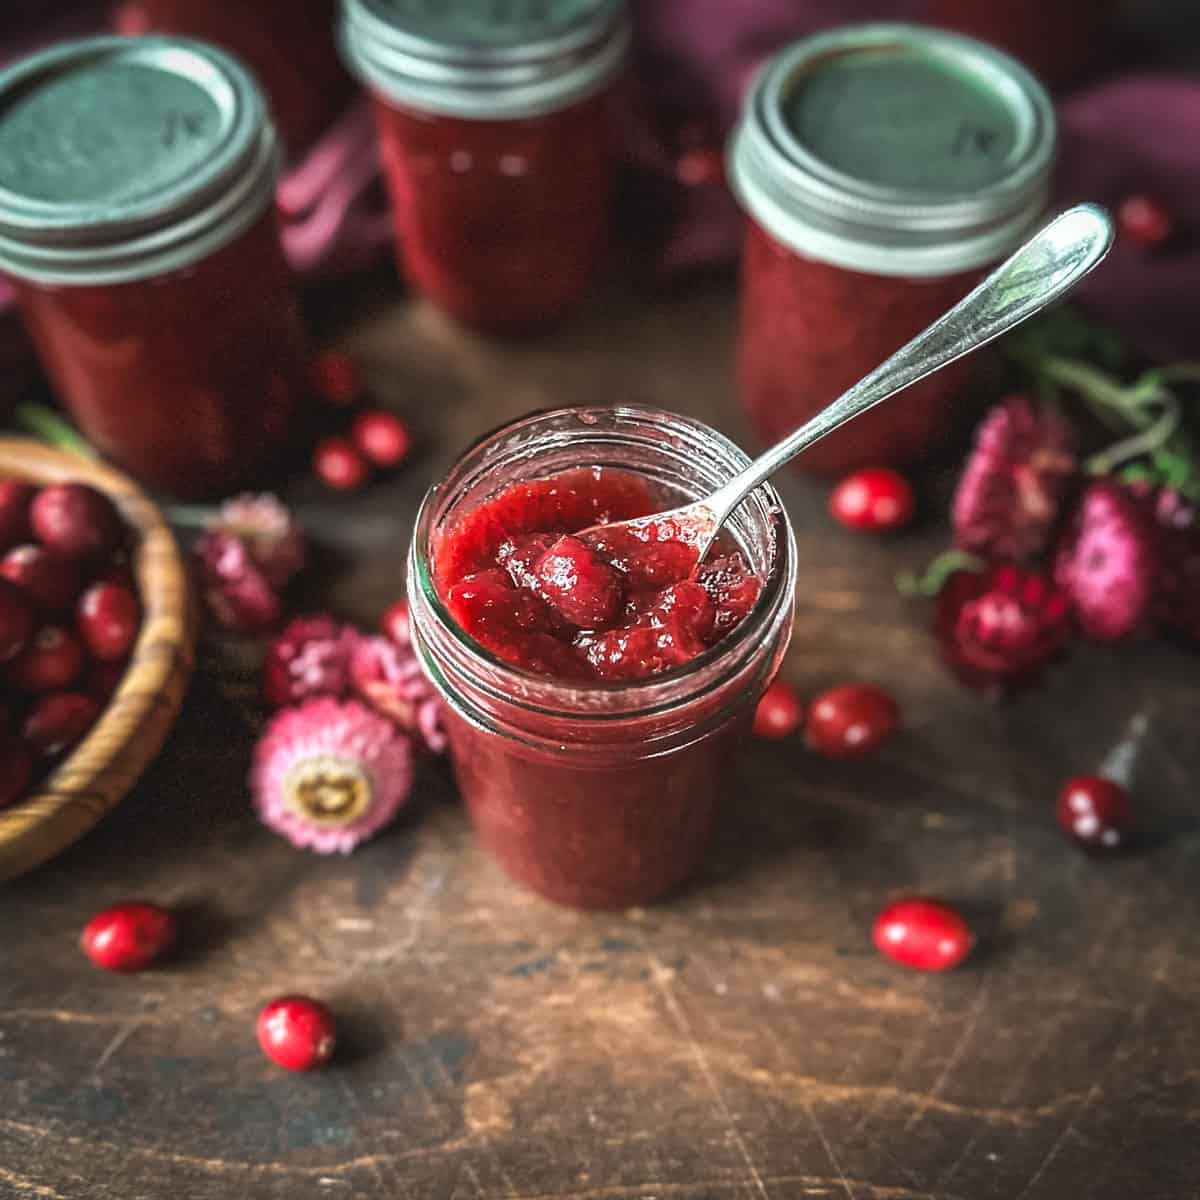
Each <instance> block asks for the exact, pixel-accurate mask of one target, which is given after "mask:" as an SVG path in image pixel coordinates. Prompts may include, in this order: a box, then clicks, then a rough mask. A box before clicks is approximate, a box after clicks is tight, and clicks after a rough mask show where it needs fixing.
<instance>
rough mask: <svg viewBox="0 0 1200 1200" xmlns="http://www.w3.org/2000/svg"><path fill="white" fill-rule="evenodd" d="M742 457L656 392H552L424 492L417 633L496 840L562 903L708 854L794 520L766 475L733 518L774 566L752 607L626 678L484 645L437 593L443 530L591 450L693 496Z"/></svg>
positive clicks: (534, 884)
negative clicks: (572, 404)
mask: <svg viewBox="0 0 1200 1200" xmlns="http://www.w3.org/2000/svg"><path fill="white" fill-rule="evenodd" d="M748 461H749V460H748V459H747V457H746V455H745V454H744V453H743V452H742V451H741V450H739V449H738V448H737V447H736V446H734V445H733V444H732V443H731V442H729V441H728V440H727V439H726V438H724V437H722V436H721V435H720V434H718V433H716V432H715V431H714V430H712V429H709V428H708V427H707V426H705V425H703V424H701V423H700V422H698V421H694V420H691V419H689V418H686V417H681V416H677V415H674V414H671V413H666V412H661V411H659V410H657V409H650V408H637V407H622V408H581V409H559V410H555V411H551V412H544V413H537V414H534V415H533V416H530V417H526V418H524V419H522V420H519V421H516V422H514V423H513V424H511V425H507V426H505V427H504V428H502V429H499V430H497V431H496V432H495V433H492V434H489V435H488V436H486V437H484V438H483V439H481V440H480V441H478V442H476V443H475V445H473V446H472V447H470V448H469V449H468V450H467V451H466V453H465V454H464V455H463V456H462V458H460V459H459V461H458V462H457V463H456V464H455V465H454V467H453V468H451V471H450V473H449V475H448V476H447V477H446V479H445V480H444V481H443V482H441V483H439V484H437V485H436V486H435V487H433V488H432V489H431V490H430V491H429V493H428V494H427V495H426V497H425V501H424V504H423V505H422V507H421V511H420V514H419V516H418V518H417V528H416V531H415V534H414V537H413V542H412V547H411V550H410V553H409V563H408V595H409V605H410V615H411V623H412V631H413V641H414V644H415V646H416V648H417V652H418V655H419V657H420V659H421V662H422V665H423V666H424V668H425V670H426V672H427V674H428V675H429V677H430V679H431V680H432V681H433V683H434V685H435V686H436V687H437V689H438V691H439V692H440V694H441V696H442V698H443V699H444V700H445V702H446V706H447V710H448V712H447V726H448V734H449V738H450V745H451V753H452V755H453V760H454V766H455V770H456V773H457V776H458V782H459V786H460V788H461V791H462V794H463V797H464V799H465V801H466V804H467V808H468V811H469V812H470V815H471V819H472V821H473V823H474V825H475V828H476V830H477V832H478V834H479V836H480V839H481V840H482V842H483V844H484V846H485V847H486V848H487V849H488V851H489V852H490V853H491V854H492V855H494V857H495V858H496V859H497V860H498V861H499V862H500V864H501V866H503V867H504V869H505V870H506V871H507V872H508V873H509V874H510V875H511V876H512V877H513V878H514V879H516V880H518V881H519V882H520V883H523V884H524V885H526V886H527V887H529V888H531V889H532V890H534V891H535V892H539V893H540V894H541V895H543V896H546V897H548V898H549V899H551V900H555V901H557V902H559V903H560V904H568V905H572V906H576V907H580V908H622V907H626V906H628V905H631V904H640V903H644V902H646V901H649V900H653V899H654V898H656V897H658V896H661V895H662V894H663V893H665V892H667V891H669V890H670V889H671V888H673V887H674V886H675V885H677V884H679V883H681V882H682V881H683V880H684V879H686V878H687V877H688V876H689V875H690V874H692V872H693V871H694V870H695V868H696V866H697V865H698V863H699V862H700V859H701V857H702V855H703V853H704V849H705V846H706V844H707V842H708V837H709V834H710V832H711V829H712V826H713V822H714V818H715V816H716V812H717V805H718V800H719V797H720V795H721V792H722V789H723V785H724V783H725V781H726V774H725V768H726V767H727V766H728V764H729V760H730V757H731V752H732V751H733V749H734V748H735V746H736V745H737V744H738V742H739V741H740V740H743V739H744V738H745V736H747V735H748V731H749V726H750V722H751V719H752V717H753V713H754V707H755V705H756V704H757V702H758V699H759V697H760V696H761V695H762V692H763V691H764V690H765V689H766V687H767V684H768V683H769V682H770V681H771V679H772V677H773V676H774V674H775V671H776V669H777V668H778V665H779V662H780V660H781V658H782V656H783V653H784V650H785V649H786V647H787V642H788V638H789V636H790V633H791V627H792V606H793V601H794V597H795V585H796V548H795V542H794V540H793V537H792V531H791V527H790V525H789V524H788V521H787V517H786V515H785V514H784V512H783V509H782V507H781V505H780V503H779V499H778V497H777V495H776V494H775V492H774V490H773V489H771V488H769V487H763V488H759V489H758V490H757V491H756V492H755V493H754V494H753V495H752V496H751V497H750V498H749V499H748V500H747V501H746V502H744V503H743V504H742V505H741V507H740V508H739V509H738V511H737V513H736V514H735V515H734V517H733V518H732V520H731V521H730V526H729V532H730V533H731V534H732V535H733V538H734V540H735V541H736V542H737V543H738V546H739V548H740V549H741V550H742V552H743V553H744V555H745V556H746V558H747V560H748V562H749V564H750V566H751V567H752V568H753V570H754V571H755V573H756V574H757V575H758V577H759V578H760V579H761V580H763V583H764V586H763V589H762V593H761V595H760V597H759V600H758V604H757V605H756V607H755V609H754V610H753V611H752V612H751V613H750V614H749V615H748V616H747V617H746V619H745V620H744V621H743V622H742V623H741V624H740V625H739V626H737V627H736V628H735V629H733V630H732V632H730V633H729V634H728V635H727V636H726V637H725V638H724V639H722V640H721V641H719V642H718V643H716V645H714V646H713V647H712V648H711V649H710V650H708V651H707V652H706V653H704V654H702V655H700V657H698V658H696V659H693V660H692V661H691V662H688V663H686V664H684V665H683V666H680V667H677V668H675V669H674V670H671V671H668V672H666V673H665V674H662V675H658V676H654V677H652V678H649V679H644V680H640V681H637V682H628V683H621V684H615V683H614V684H602V683H580V682H578V681H576V682H573V683H572V682H567V681H564V680H559V679H553V678H548V677H546V676H544V675H538V674H534V673H532V672H529V671H526V670H524V669H522V668H519V667H516V666H514V665H512V664H511V663H508V662H505V661H503V660H502V659H500V658H498V657H496V656H495V655H493V654H491V653H489V652H488V651H487V650H485V649H484V648H483V647H482V646H480V645H479V644H478V643H477V642H475V641H474V640H473V639H472V638H470V637H469V636H468V635H467V634H466V633H465V632H464V631H463V629H462V628H461V627H460V626H459V625H458V624H457V623H456V622H455V621H454V620H453V618H452V617H451V616H450V614H449V612H448V611H447V609H446V607H445V604H444V603H443V600H442V598H441V596H440V595H439V594H438V590H437V587H436V585H435V582H434V566H435V558H436V554H437V548H438V545H439V541H440V539H441V537H442V535H443V533H444V531H445V530H446V529H447V528H449V527H450V526H451V524H452V522H454V520H455V519H456V518H457V517H459V516H462V515H463V514H466V513H469V512H471V511H472V510H473V509H474V508H476V507H477V506H478V505H479V504H481V503H482V502H483V501H484V500H486V499H488V498H490V497H491V496H493V495H495V494H496V493H497V492H499V491H500V490H502V489H504V488H505V487H507V486H508V485H510V484H513V483H517V482H521V481H528V480H531V479H537V478H544V477H546V476H553V475H555V474H557V473H559V472H563V471H567V470H573V469H576V468H578V467H579V466H580V464H581V463H586V464H589V465H595V466H599V467H606V468H619V469H622V470H625V471H632V472H635V473H637V474H639V475H642V476H643V477H645V478H646V479H648V480H649V481H650V482H651V483H652V484H656V485H658V486H660V487H665V488H668V489H671V490H674V491H677V492H680V493H682V494H684V495H685V496H688V497H697V496H699V495H701V494H703V493H705V492H707V491H710V490H712V489H713V488H715V487H716V486H718V485H719V484H720V483H722V482H724V481H725V480H727V479H729V478H730V477H731V476H732V475H733V474H735V473H736V472H737V471H738V470H740V469H741V468H742V467H743V466H745V465H746V463H747V462H748Z"/></svg>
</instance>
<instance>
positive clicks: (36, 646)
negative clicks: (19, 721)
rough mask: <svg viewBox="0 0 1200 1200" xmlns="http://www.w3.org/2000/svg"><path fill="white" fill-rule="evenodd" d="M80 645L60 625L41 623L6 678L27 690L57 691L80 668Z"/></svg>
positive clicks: (68, 682)
mask: <svg viewBox="0 0 1200 1200" xmlns="http://www.w3.org/2000/svg"><path fill="white" fill-rule="evenodd" d="M83 661H84V654H83V646H82V644H81V643H80V641H79V639H78V638H77V637H76V636H75V635H74V634H73V633H71V632H70V630H67V629H63V628H62V627H61V626H59V625H43V626H42V627H41V629H39V630H38V631H37V633H35V634H34V635H33V640H32V641H31V642H30V643H29V645H28V646H26V647H25V649H24V650H22V651H21V653H20V654H19V655H17V657H16V658H15V659H13V662H12V665H11V666H10V667H9V669H8V670H9V678H10V679H11V680H12V681H13V682H14V683H15V684H16V685H17V686H18V687H19V688H22V689H24V690H25V691H27V692H59V691H63V690H64V689H66V688H69V687H70V686H71V684H73V683H74V682H75V680H76V679H78V678H79V674H80V672H81V671H82V670H83Z"/></svg>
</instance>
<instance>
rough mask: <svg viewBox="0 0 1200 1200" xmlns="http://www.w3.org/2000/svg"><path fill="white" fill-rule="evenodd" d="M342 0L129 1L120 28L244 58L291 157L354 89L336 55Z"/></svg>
mask: <svg viewBox="0 0 1200 1200" xmlns="http://www.w3.org/2000/svg"><path fill="white" fill-rule="evenodd" d="M336 16H337V0H252V2H250V3H246V2H243V3H240V4H238V3H230V0H126V3H124V4H121V5H120V6H119V7H117V8H116V9H115V10H114V14H113V22H114V28H115V30H116V32H117V33H130V34H142V33H167V34H175V35H178V36H182V37H191V38H200V39H201V40H203V41H206V42H211V43H212V44H213V45H215V46H220V47H221V48H222V49H223V50H228V51H229V52H230V53H232V54H234V55H236V57H237V58H238V59H239V61H241V62H244V63H245V64H246V65H247V66H248V67H249V68H250V69H251V70H252V71H253V72H254V76H255V78H256V79H258V80H259V82H260V83H261V84H262V86H263V89H264V90H265V91H266V93H267V95H268V97H269V98H270V101H271V111H272V112H273V113H274V116H275V121H276V124H277V125H278V126H279V130H280V133H281V134H282V136H283V139H284V141H285V142H286V144H287V148H288V151H289V153H290V154H292V155H293V156H294V155H296V154H297V153H299V152H300V151H302V150H303V149H304V148H305V147H306V146H307V145H308V144H309V143H310V142H312V141H313V139H314V138H316V137H317V135H318V134H320V133H321V132H322V130H323V129H324V128H325V126H326V125H328V124H329V122H330V121H332V120H333V119H334V117H336V116H337V114H338V112H339V110H340V109H341V108H342V106H343V105H344V104H345V103H346V102H347V101H348V100H349V98H350V95H351V93H352V91H353V86H352V81H351V80H350V78H349V77H348V76H347V74H346V70H345V68H344V67H343V66H342V63H341V60H340V59H339V58H338V53H337V47H336V45H335V44H334V37H333V29H334V23H335V19H336Z"/></svg>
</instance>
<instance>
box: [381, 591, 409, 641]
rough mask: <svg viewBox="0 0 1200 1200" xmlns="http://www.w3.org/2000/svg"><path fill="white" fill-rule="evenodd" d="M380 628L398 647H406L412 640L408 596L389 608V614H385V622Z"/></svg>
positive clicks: (383, 621)
mask: <svg viewBox="0 0 1200 1200" xmlns="http://www.w3.org/2000/svg"><path fill="white" fill-rule="evenodd" d="M379 627H380V629H382V630H383V633H384V636H385V637H389V638H391V639H392V641H393V642H396V643H397V644H398V645H401V646H405V645H407V644H408V643H409V642H410V641H411V640H412V636H411V632H410V626H409V618H408V597H407V596H403V597H401V598H400V599H399V600H397V601H396V602H395V604H393V605H391V607H389V608H388V610H387V612H385V613H384V614H383V620H382V621H381V622H380V623H379Z"/></svg>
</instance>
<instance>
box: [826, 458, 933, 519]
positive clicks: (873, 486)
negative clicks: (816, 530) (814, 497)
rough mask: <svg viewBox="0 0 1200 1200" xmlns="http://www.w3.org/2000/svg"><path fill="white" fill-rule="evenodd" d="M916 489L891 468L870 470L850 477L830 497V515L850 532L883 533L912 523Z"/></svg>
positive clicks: (872, 468) (870, 468)
mask: <svg viewBox="0 0 1200 1200" xmlns="http://www.w3.org/2000/svg"><path fill="white" fill-rule="evenodd" d="M914 508H915V501H914V499H913V490H912V486H911V485H910V484H909V482H908V480H907V479H905V478H904V476H903V475H901V474H899V473H898V472H896V471H892V470H889V469H888V468H887V467H866V468H864V469H863V470H861V471H855V472H854V473H853V474H852V475H847V476H846V478H845V479H843V480H842V482H841V483H839V484H838V485H837V487H836V488H834V489H833V494H832V495H831V496H830V497H829V511H830V512H831V513H832V514H833V516H834V519H835V520H837V521H840V522H841V523H842V524H843V525H845V526H846V528H847V529H864V530H869V531H870V532H872V533H879V532H882V531H884V530H889V529H899V528H901V526H904V525H907V524H908V523H909V521H911V520H912V515H913V509H914Z"/></svg>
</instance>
